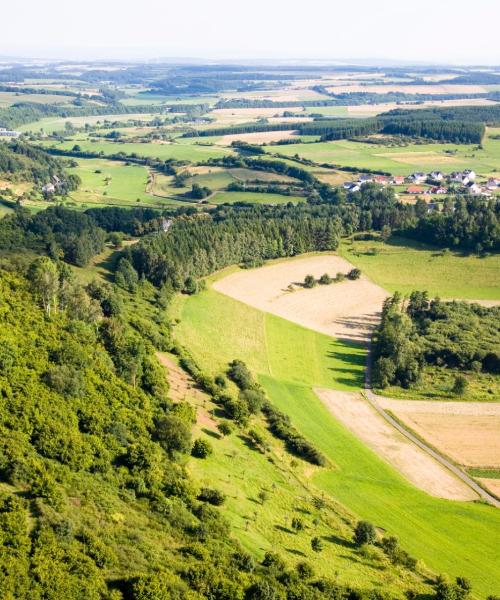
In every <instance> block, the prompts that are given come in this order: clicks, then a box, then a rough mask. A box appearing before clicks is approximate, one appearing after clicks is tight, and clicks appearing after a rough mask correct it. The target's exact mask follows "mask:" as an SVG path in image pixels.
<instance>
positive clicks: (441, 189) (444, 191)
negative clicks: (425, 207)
mask: <svg viewBox="0 0 500 600" xmlns="http://www.w3.org/2000/svg"><path fill="white" fill-rule="evenodd" d="M447 193H448V188H445V187H443V186H434V187H433V188H431V194H447Z"/></svg>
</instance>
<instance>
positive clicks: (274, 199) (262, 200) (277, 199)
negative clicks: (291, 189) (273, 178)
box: [208, 192, 306, 204]
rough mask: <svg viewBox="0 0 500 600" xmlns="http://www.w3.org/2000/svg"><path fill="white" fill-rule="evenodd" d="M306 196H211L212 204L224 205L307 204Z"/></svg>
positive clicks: (245, 193) (221, 194)
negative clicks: (242, 203) (241, 203)
mask: <svg viewBox="0 0 500 600" xmlns="http://www.w3.org/2000/svg"><path fill="white" fill-rule="evenodd" d="M305 200H306V199H305V197H304V196H285V195H284V194H264V193H262V194H261V193H258V192H217V193H216V194H214V195H213V196H210V198H209V199H208V202H210V204H224V203H226V202H228V203H231V204H232V203H234V202H250V203H251V204H288V203H289V202H292V203H293V204H297V203H298V202H305Z"/></svg>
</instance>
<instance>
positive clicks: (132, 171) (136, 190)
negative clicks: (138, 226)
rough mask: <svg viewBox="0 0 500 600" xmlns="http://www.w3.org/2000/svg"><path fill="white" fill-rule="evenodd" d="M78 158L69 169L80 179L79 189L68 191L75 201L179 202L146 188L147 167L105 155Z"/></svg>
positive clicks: (157, 203)
mask: <svg viewBox="0 0 500 600" xmlns="http://www.w3.org/2000/svg"><path fill="white" fill-rule="evenodd" d="M77 162H78V166H77V167H74V168H72V169H68V170H69V171H70V172H73V173H75V174H76V175H78V176H79V177H80V178H81V179H82V183H81V185H80V187H79V188H78V190H76V191H74V192H72V193H71V194H70V198H71V200H72V201H74V202H77V203H79V204H86V205H92V206H94V205H96V204H97V205H104V206H106V205H114V206H124V207H131V206H145V205H146V206H160V205H164V204H167V205H168V204H180V203H176V202H175V201H170V200H168V199H166V198H159V197H155V196H153V195H152V194H150V193H149V192H147V191H146V189H147V184H148V176H149V173H148V170H147V169H146V167H143V166H140V165H125V163H121V162H118V161H109V160H105V159H79V160H78V161H77ZM97 171H98V172H97Z"/></svg>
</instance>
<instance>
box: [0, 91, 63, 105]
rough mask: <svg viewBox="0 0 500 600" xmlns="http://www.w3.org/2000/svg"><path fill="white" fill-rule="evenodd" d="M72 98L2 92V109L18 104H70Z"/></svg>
mask: <svg viewBox="0 0 500 600" xmlns="http://www.w3.org/2000/svg"><path fill="white" fill-rule="evenodd" d="M73 100H74V98H73V97H72V96H60V95H59V94H18V93H16V92H0V108H1V107H5V106H10V105H12V104H16V103H18V102H36V103H38V104H70V103H71V102H72V101H73Z"/></svg>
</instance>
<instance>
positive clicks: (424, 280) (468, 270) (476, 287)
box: [340, 237, 500, 300]
mask: <svg viewBox="0 0 500 600" xmlns="http://www.w3.org/2000/svg"><path fill="white" fill-rule="evenodd" d="M371 248H375V249H376V251H377V254H375V255H373V256H372V255H370V254H368V252H369V250H370V249H371ZM340 254H341V255H342V256H343V257H344V258H346V259H347V260H349V261H350V262H352V263H354V264H355V265H356V266H357V267H359V268H360V269H361V270H362V271H363V272H364V273H366V274H367V275H368V276H369V277H370V278H371V279H372V280H373V281H374V282H375V283H378V284H379V285H380V286H382V287H383V288H385V289H386V290H388V291H389V292H396V291H399V292H402V293H405V294H407V293H410V292H412V291H413V290H427V291H428V292H429V294H430V295H431V296H440V297H441V298H464V299H470V300H500V256H499V255H498V254H497V255H492V256H487V257H485V258H479V257H477V256H473V255H471V256H462V255H460V254H458V253H451V252H450V253H445V254H443V253H442V252H441V251H439V250H434V249H430V248H429V247H428V246H425V245H424V244H419V243H417V242H412V241H410V240H404V239H401V238H396V237H394V238H391V240H389V243H387V244H384V243H383V242H378V241H354V242H353V243H352V244H348V243H342V244H341V247H340Z"/></svg>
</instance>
